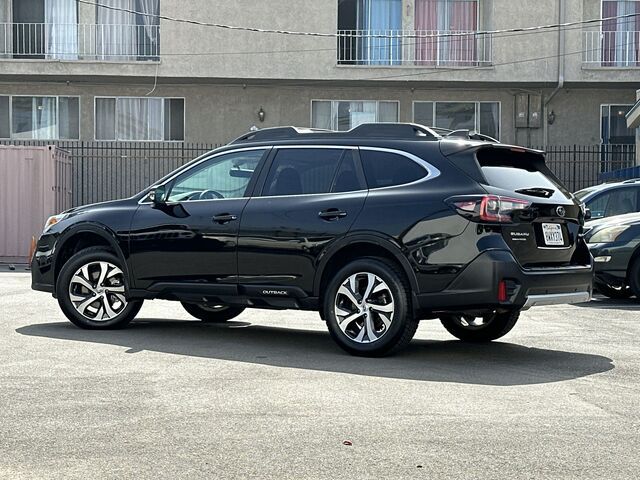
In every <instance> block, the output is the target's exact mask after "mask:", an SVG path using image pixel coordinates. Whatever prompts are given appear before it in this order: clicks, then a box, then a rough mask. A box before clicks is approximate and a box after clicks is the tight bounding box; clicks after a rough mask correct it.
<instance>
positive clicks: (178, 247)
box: [129, 148, 268, 294]
mask: <svg viewBox="0 0 640 480" xmlns="http://www.w3.org/2000/svg"><path fill="white" fill-rule="evenodd" d="M267 151H268V149H265V148H258V149H256V148H253V149H245V150H242V151H235V152H230V153H223V154H219V155H215V156H214V157H212V158H209V159H207V160H205V161H203V162H200V163H198V164H196V165H194V166H193V167H192V168H190V169H188V170H186V171H185V172H183V173H181V174H180V175H179V176H177V177H176V178H175V179H173V180H171V181H170V182H169V183H167V184H166V186H167V203H166V205H162V206H155V205H153V204H151V203H147V202H143V203H142V204H141V205H140V207H139V208H138V210H137V212H136V214H135V216H134V218H133V221H132V225H131V232H130V237H129V238H130V251H131V254H130V267H131V269H132V271H133V277H134V278H135V286H136V288H144V289H151V290H157V291H165V290H166V291H168V292H171V291H174V290H176V289H181V290H183V291H185V290H189V288H190V287H192V286H194V285H196V284H197V285H200V286H208V287H212V286H214V287H215V286H216V285H217V286H220V287H222V288H221V289H220V292H221V293H226V292H228V293H229V294H233V291H234V290H233V289H234V288H235V285H236V283H237V274H238V265H237V235H238V227H239V225H240V218H241V216H242V211H243V210H244V208H245V206H246V204H247V201H248V196H245V195H247V194H248V189H249V188H250V182H251V180H252V178H253V176H254V174H255V172H256V169H257V168H258V166H259V165H260V162H261V160H262V158H263V157H265V156H266V152H267ZM225 287H227V288H226V289H225Z"/></svg>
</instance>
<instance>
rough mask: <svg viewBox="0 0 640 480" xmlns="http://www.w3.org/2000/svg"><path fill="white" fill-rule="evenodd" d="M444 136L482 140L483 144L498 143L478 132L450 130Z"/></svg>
mask: <svg viewBox="0 0 640 480" xmlns="http://www.w3.org/2000/svg"><path fill="white" fill-rule="evenodd" d="M444 136H445V137H449V138H464V139H465V140H482V141H485V142H491V143H500V142H499V141H498V140H496V139H495V138H493V137H490V136H489V135H484V134H482V133H480V132H471V131H469V130H450V131H449V133H447V134H446V135H444Z"/></svg>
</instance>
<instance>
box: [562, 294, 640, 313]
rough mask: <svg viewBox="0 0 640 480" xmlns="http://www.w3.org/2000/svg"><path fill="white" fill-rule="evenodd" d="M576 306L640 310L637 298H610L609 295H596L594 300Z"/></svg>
mask: <svg viewBox="0 0 640 480" xmlns="http://www.w3.org/2000/svg"><path fill="white" fill-rule="evenodd" d="M574 306H576V307H582V308H595V309H602V310H616V309H618V310H638V311H640V303H639V302H638V300H636V299H635V298H622V299H615V298H608V297H601V296H598V297H594V298H593V300H591V301H590V302H586V303H576V304H574Z"/></svg>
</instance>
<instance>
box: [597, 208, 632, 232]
mask: <svg viewBox="0 0 640 480" xmlns="http://www.w3.org/2000/svg"><path fill="white" fill-rule="evenodd" d="M635 223H640V213H636V212H634V213H626V214H624V215H616V216H613V217H606V218H598V219H595V220H589V221H588V222H586V223H585V228H588V229H594V228H601V227H610V226H616V225H633V224H635Z"/></svg>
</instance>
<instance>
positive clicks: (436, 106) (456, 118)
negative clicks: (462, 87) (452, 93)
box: [413, 102, 500, 139]
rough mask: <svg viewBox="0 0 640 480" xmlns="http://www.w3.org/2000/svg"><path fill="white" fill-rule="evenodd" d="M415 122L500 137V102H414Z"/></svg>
mask: <svg viewBox="0 0 640 480" xmlns="http://www.w3.org/2000/svg"><path fill="white" fill-rule="evenodd" d="M413 121H414V122H415V123H418V124H421V125H427V126H433V127H439V128H447V129H449V130H462V129H464V130H470V131H475V132H480V133H482V134H484V135H489V136H490V137H493V138H496V139H499V138H500V102H413Z"/></svg>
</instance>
